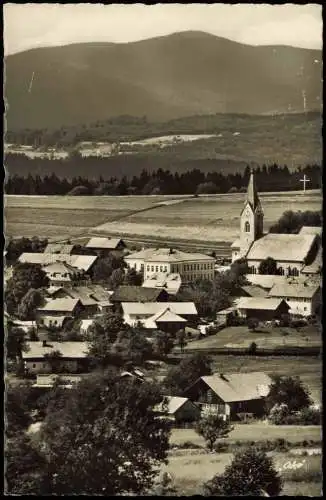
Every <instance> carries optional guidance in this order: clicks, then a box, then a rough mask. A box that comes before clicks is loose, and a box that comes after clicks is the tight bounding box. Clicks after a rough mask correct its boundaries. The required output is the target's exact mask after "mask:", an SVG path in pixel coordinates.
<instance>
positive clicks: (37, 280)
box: [5, 263, 49, 314]
mask: <svg viewBox="0 0 326 500" xmlns="http://www.w3.org/2000/svg"><path fill="white" fill-rule="evenodd" d="M48 286H49V279H48V277H47V275H46V273H45V272H44V271H43V269H42V267H41V266H40V265H39V264H26V263H18V264H16V265H15V267H14V269H13V275H12V277H11V278H10V279H9V280H8V282H7V287H6V291H5V302H6V306H7V311H8V312H9V313H10V314H13V313H15V312H16V310H17V307H18V304H19V303H20V302H21V300H22V298H23V297H24V295H26V294H27V292H28V291H29V290H31V289H40V288H47V287H48Z"/></svg>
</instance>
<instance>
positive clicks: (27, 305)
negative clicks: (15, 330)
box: [17, 288, 44, 321]
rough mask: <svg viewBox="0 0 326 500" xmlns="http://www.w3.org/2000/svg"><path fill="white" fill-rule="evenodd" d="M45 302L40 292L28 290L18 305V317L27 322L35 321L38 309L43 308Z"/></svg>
mask: <svg viewBox="0 0 326 500" xmlns="http://www.w3.org/2000/svg"><path fill="white" fill-rule="evenodd" d="M43 302H44V299H43V295H42V294H41V292H40V291H39V290H35V289H33V288H32V289H31V290H28V292H27V293H26V294H25V295H24V297H23V298H22V300H21V302H20V304H19V305H18V310H17V314H18V316H19V317H20V319H22V320H25V321H31V320H32V321H33V320H35V313H36V309H37V308H38V307H41V306H42V304H43Z"/></svg>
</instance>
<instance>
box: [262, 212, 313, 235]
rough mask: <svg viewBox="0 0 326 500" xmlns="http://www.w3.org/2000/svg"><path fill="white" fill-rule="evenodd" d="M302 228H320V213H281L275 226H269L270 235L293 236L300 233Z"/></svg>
mask: <svg viewBox="0 0 326 500" xmlns="http://www.w3.org/2000/svg"><path fill="white" fill-rule="evenodd" d="M302 226H318V227H319V226H320V227H321V226H322V217H321V212H320V211H316V212H313V211H310V210H307V211H305V212H300V211H299V212H293V211H292V210H287V211H286V212H284V213H283V215H282V216H281V217H280V219H279V220H278V221H277V223H276V224H274V225H273V226H271V228H270V230H269V232H270V233H286V234H293V233H294V234H295V233H298V232H299V231H300V229H301V228H302Z"/></svg>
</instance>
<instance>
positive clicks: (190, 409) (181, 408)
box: [153, 396, 200, 424]
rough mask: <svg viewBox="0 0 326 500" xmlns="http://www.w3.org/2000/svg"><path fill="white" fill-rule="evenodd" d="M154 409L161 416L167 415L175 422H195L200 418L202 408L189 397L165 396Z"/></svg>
mask: <svg viewBox="0 0 326 500" xmlns="http://www.w3.org/2000/svg"><path fill="white" fill-rule="evenodd" d="M153 410H154V411H155V412H157V414H158V415H160V416H166V417H167V418H169V419H171V420H172V421H173V422H174V423H175V424H181V423H185V422H194V421H195V420H198V419H199V418H200V409H199V407H198V406H196V405H195V404H194V403H193V402H192V401H190V400H189V399H188V398H181V397H178V396H164V400H163V401H162V402H161V403H159V404H158V405H156V406H155V407H154V408H153Z"/></svg>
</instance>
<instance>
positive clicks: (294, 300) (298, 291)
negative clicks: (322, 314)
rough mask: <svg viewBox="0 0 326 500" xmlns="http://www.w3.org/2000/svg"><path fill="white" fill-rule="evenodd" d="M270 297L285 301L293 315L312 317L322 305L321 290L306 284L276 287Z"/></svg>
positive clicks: (316, 286)
mask: <svg viewBox="0 0 326 500" xmlns="http://www.w3.org/2000/svg"><path fill="white" fill-rule="evenodd" d="M269 297H272V298H275V299H283V300H285V301H286V303H287V304H288V305H289V306H290V310H289V313H290V314H292V315H295V316H312V315H314V314H315V313H316V311H317V309H318V308H319V306H320V304H321V288H320V286H319V285H314V286H311V285H310V286H309V285H308V284H306V283H302V284H284V285H274V286H273V288H272V289H271V290H270V292H269Z"/></svg>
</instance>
